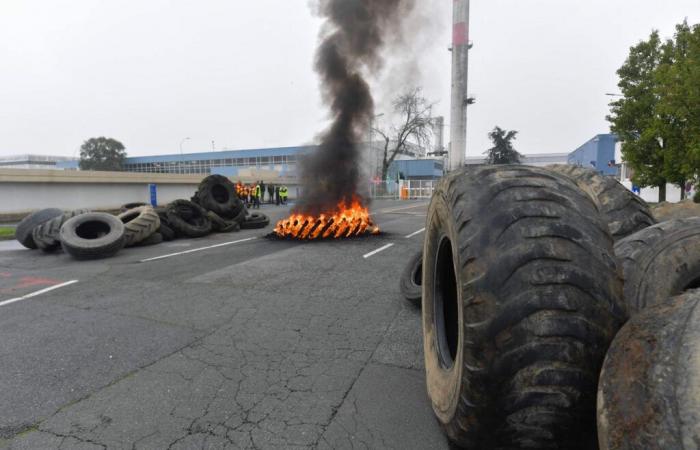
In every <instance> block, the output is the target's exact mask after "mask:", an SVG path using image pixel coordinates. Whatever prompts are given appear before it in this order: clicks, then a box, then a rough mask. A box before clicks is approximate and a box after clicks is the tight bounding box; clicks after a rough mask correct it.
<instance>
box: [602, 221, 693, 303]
mask: <svg viewBox="0 0 700 450" xmlns="http://www.w3.org/2000/svg"><path fill="white" fill-rule="evenodd" d="M615 254H616V256H617V258H618V260H619V261H620V265H621V266H622V273H623V276H624V279H625V290H624V298H623V307H624V309H625V312H626V314H627V316H628V317H631V316H634V315H635V314H637V313H639V311H641V310H642V309H644V308H646V307H647V306H651V305H654V304H657V303H659V302H663V301H666V300H667V299H668V298H669V297H672V296H674V295H679V294H680V293H682V292H683V291H685V290H687V289H692V288H697V287H700V217H693V218H689V219H674V220H670V221H668V222H662V223H660V224H657V225H654V226H651V227H648V228H645V229H643V230H641V231H639V232H637V233H635V234H633V235H631V236H628V237H626V238H625V239H623V240H621V241H619V242H617V243H616V244H615Z"/></svg>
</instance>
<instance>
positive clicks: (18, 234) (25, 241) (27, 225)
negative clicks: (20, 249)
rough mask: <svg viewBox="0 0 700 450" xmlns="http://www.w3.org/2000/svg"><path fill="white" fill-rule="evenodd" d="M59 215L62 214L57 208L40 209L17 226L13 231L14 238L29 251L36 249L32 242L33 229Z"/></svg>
mask: <svg viewBox="0 0 700 450" xmlns="http://www.w3.org/2000/svg"><path fill="white" fill-rule="evenodd" d="M61 214H63V211H61V210H60V209H58V208H47V209H42V210H39V211H35V212H33V213H31V214H29V215H28V216H26V217H25V218H24V219H22V221H20V223H19V224H18V225H17V228H16V229H15V238H16V239H17V240H18V241H19V243H20V244H22V245H23V246H25V247H27V248H30V249H36V248H37V245H36V243H35V242H34V237H33V236H32V232H33V231H34V228H36V227H38V226H39V225H41V224H43V223H45V222H48V221H49V220H51V219H53V218H54V217H58V216H60V215H61Z"/></svg>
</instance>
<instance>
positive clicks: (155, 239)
mask: <svg viewBox="0 0 700 450" xmlns="http://www.w3.org/2000/svg"><path fill="white" fill-rule="evenodd" d="M162 242H163V235H162V234H160V233H153V234H152V235H150V236H148V237H147V238H146V239H144V240H143V241H140V242H139V243H138V244H136V245H134V247H149V246H151V245H158V244H160V243H162Z"/></svg>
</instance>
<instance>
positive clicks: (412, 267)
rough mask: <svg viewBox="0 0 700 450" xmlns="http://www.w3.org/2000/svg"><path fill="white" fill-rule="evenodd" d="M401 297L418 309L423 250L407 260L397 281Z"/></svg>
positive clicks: (421, 281)
mask: <svg viewBox="0 0 700 450" xmlns="http://www.w3.org/2000/svg"><path fill="white" fill-rule="evenodd" d="M399 290H400V291H401V295H403V297H404V298H405V299H406V300H408V301H409V302H411V303H412V304H413V305H415V306H417V307H419V308H420V306H421V299H422V298H423V249H421V250H419V251H417V252H415V253H414V254H413V256H411V258H410V259H409V260H408V263H407V264H406V267H405V268H404V270H403V273H402V274H401V279H400V280H399Z"/></svg>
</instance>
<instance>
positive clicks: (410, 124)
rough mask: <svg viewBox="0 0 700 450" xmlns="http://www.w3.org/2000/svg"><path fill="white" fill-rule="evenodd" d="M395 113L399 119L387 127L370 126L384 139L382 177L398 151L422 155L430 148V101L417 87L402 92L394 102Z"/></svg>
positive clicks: (431, 130) (431, 105) (431, 134)
mask: <svg viewBox="0 0 700 450" xmlns="http://www.w3.org/2000/svg"><path fill="white" fill-rule="evenodd" d="M393 109H394V114H395V115H396V116H397V117H400V118H401V120H400V122H398V123H397V124H396V125H392V126H391V127H390V128H389V129H388V130H385V129H380V128H373V130H374V131H375V132H376V133H377V134H379V135H380V136H381V137H382V139H383V140H384V149H383V157H382V180H386V175H387V172H389V167H390V166H391V163H392V162H394V160H395V159H396V157H397V156H398V155H399V154H402V153H404V154H416V153H419V154H422V155H424V154H425V153H426V149H428V148H430V143H431V139H432V136H433V127H432V124H433V117H432V109H433V103H430V102H428V100H427V99H426V98H425V97H423V96H422V95H421V89H420V88H414V89H412V90H410V91H408V92H405V93H403V94H401V95H399V96H398V97H396V99H394V102H393Z"/></svg>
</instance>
